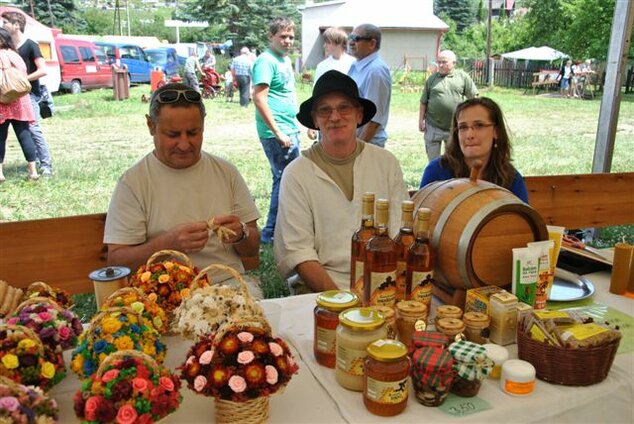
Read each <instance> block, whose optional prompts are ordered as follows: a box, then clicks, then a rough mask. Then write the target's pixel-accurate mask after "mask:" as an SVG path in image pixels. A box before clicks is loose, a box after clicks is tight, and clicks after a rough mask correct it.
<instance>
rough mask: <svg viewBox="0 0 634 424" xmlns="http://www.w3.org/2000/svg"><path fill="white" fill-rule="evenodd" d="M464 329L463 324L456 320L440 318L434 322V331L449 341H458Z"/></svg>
mask: <svg viewBox="0 0 634 424" xmlns="http://www.w3.org/2000/svg"><path fill="white" fill-rule="evenodd" d="M464 329H465V325H464V322H462V320H460V319H457V318H441V319H439V320H438V321H436V330H438V331H440V332H441V333H443V334H444V335H445V336H447V337H448V338H449V340H458V339H459V338H460V337H461V334H462V333H463V332H464Z"/></svg>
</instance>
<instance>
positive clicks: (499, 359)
mask: <svg viewBox="0 0 634 424" xmlns="http://www.w3.org/2000/svg"><path fill="white" fill-rule="evenodd" d="M482 347H483V348H485V349H486V351H487V356H488V357H489V359H490V360H492V361H493V362H495V363H496V364H497V365H501V364H503V363H504V361H506V360H507V359H509V351H508V349H507V348H505V347H504V346H500V345H496V344H493V343H487V344H483V345H482Z"/></svg>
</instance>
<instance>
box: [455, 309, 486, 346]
mask: <svg viewBox="0 0 634 424" xmlns="http://www.w3.org/2000/svg"><path fill="white" fill-rule="evenodd" d="M462 321H463V322H464V325H465V330H464V334H465V337H466V338H467V340H469V341H470V342H474V343H478V344H485V343H488V342H489V322H491V318H489V316H488V315H487V314H483V313H482V312H465V314H464V315H463V316H462Z"/></svg>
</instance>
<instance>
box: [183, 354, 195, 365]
mask: <svg viewBox="0 0 634 424" xmlns="http://www.w3.org/2000/svg"><path fill="white" fill-rule="evenodd" d="M195 360H196V356H194V355H191V356H190V357H189V358H187V361H186V362H185V365H191V364H193V363H194V361H195Z"/></svg>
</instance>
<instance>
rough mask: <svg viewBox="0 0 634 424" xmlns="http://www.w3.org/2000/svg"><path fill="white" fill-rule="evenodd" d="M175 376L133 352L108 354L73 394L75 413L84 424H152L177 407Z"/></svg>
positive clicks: (177, 385) (177, 389) (179, 395)
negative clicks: (95, 370)
mask: <svg viewBox="0 0 634 424" xmlns="http://www.w3.org/2000/svg"><path fill="white" fill-rule="evenodd" d="M180 386H181V382H180V380H179V379H178V377H177V376H176V375H173V374H172V373H170V372H169V370H167V369H165V368H163V367H161V366H160V365H158V364H157V363H156V361H154V359H152V357H151V356H149V355H146V354H144V353H141V352H138V351H135V350H122V351H119V352H116V353H114V354H112V355H109V356H108V357H107V358H106V360H105V361H104V362H102V364H101V365H100V366H99V369H98V370H97V372H96V373H94V374H93V375H92V377H91V378H90V379H87V380H85V381H84V382H83V383H82V385H81V388H80V389H79V391H77V393H76V394H75V398H74V406H75V414H76V415H77V417H78V418H79V419H80V420H82V421H83V422H85V423H95V422H98V423H119V424H132V423H153V422H157V421H159V420H161V419H163V418H165V417H166V416H167V415H169V414H171V413H172V412H174V411H176V409H177V408H178V407H179V405H180V403H181V401H182V400H183V397H182V396H181V394H180V391H179V390H180Z"/></svg>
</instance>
